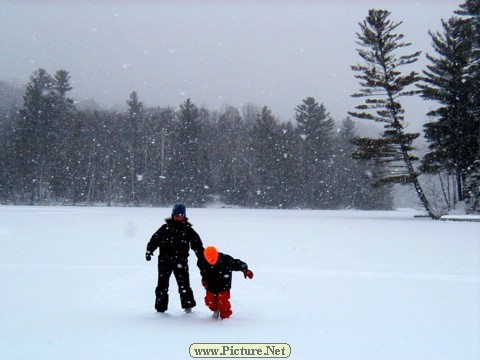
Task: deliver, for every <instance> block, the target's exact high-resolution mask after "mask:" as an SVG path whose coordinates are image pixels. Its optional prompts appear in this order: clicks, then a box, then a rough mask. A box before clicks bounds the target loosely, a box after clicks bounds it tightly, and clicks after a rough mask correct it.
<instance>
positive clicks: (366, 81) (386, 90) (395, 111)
mask: <svg viewBox="0 0 480 360" xmlns="http://www.w3.org/2000/svg"><path fill="white" fill-rule="evenodd" d="M389 16H390V12H389V11H386V10H376V9H371V10H369V13H368V16H367V17H366V19H365V20H364V21H363V22H361V23H359V25H360V29H361V32H360V33H357V37H358V42H357V43H358V44H359V45H360V46H361V48H360V49H358V53H359V55H360V56H361V57H362V59H363V60H364V61H365V64H364V65H360V64H359V65H355V66H352V70H353V71H356V72H358V73H359V74H358V75H355V77H356V78H357V79H359V80H360V86H361V89H360V90H359V91H358V92H357V93H355V94H354V95H352V96H353V97H358V98H366V99H365V101H364V103H362V104H360V105H358V106H356V109H357V110H358V111H355V112H349V114H350V115H351V116H353V117H356V118H358V119H365V120H371V121H375V122H380V123H383V124H384V132H383V135H382V138H357V139H356V140H355V144H356V145H357V146H358V151H357V152H356V153H355V157H356V158H358V159H362V160H366V161H374V162H375V163H376V165H379V166H382V167H383V168H384V169H385V171H384V172H383V173H381V174H379V178H378V181H377V182H376V185H377V186H388V185H393V184H412V185H413V186H414V188H415V190H416V192H417V195H418V197H419V199H420V201H421V202H422V204H423V206H424V208H425V210H426V211H427V213H428V214H429V216H430V217H432V218H437V217H438V216H437V215H436V214H434V213H433V211H432V209H431V206H430V204H429V202H428V199H427V197H426V196H425V193H424V191H423V189H422V187H421V185H420V182H419V180H418V175H419V174H418V173H417V171H416V170H415V168H414V165H413V162H414V161H415V160H417V159H416V158H415V157H414V156H412V154H411V152H412V150H413V147H412V142H413V140H415V139H416V138H417V137H418V136H419V134H418V133H407V132H406V131H405V130H406V126H405V123H404V112H405V111H404V109H403V107H402V104H401V103H400V99H401V98H402V97H404V96H411V95H413V94H415V93H416V92H415V91H414V90H409V89H408V88H409V86H412V85H414V84H415V83H416V82H417V81H418V80H419V76H418V74H417V73H416V72H414V71H412V72H410V73H408V74H406V75H403V74H402V72H401V71H400V69H399V68H400V67H402V66H405V65H409V64H412V63H414V62H416V61H417V59H418V56H419V55H420V52H419V51H417V52H414V53H410V54H407V55H401V56H397V55H396V54H395V52H396V51H399V50H402V49H403V48H405V47H408V46H410V45H411V44H410V43H405V42H403V41H402V39H403V37H404V35H402V34H397V33H395V31H396V29H397V28H398V27H399V26H400V25H401V24H402V23H401V22H399V23H394V22H392V21H391V20H389V19H388V17H389Z"/></svg>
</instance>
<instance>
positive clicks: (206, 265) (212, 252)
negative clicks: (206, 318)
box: [197, 246, 253, 319]
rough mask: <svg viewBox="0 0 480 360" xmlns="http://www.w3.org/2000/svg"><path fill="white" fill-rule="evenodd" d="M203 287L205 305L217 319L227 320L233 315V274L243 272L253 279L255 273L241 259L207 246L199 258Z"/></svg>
mask: <svg viewBox="0 0 480 360" xmlns="http://www.w3.org/2000/svg"><path fill="white" fill-rule="evenodd" d="M197 265H198V268H199V269H200V274H201V275H202V285H203V286H204V287H205V290H206V291H207V292H206V295H205V304H206V305H207V306H208V307H209V309H210V310H212V311H213V316H214V317H215V318H218V317H219V316H220V318H222V319H226V318H228V317H230V315H232V310H231V304H230V289H231V288H232V272H233V271H241V272H243V275H244V276H245V279H246V278H247V277H248V278H249V279H251V278H252V277H253V272H252V271H250V270H249V269H248V265H247V264H246V263H244V262H243V261H242V260H240V259H234V258H233V257H231V256H230V255H227V254H223V253H221V252H218V251H217V249H216V248H215V247H214V246H207V247H206V248H205V250H204V256H202V257H198V262H197Z"/></svg>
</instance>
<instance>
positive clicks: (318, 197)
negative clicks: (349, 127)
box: [295, 97, 335, 208]
mask: <svg viewBox="0 0 480 360" xmlns="http://www.w3.org/2000/svg"><path fill="white" fill-rule="evenodd" d="M295 120H296V121H297V123H298V127H297V130H298V133H299V136H300V137H301V138H302V139H303V142H302V150H301V165H300V172H299V174H300V176H299V182H300V183H299V188H300V189H301V193H302V194H303V196H304V199H303V202H304V206H307V207H313V208H331V207H332V206H334V204H335V192H334V178H333V176H332V175H333V165H334V163H333V162H332V155H333V152H332V150H333V149H332V144H333V131H334V128H335V122H334V121H333V119H332V118H331V117H330V116H329V114H328V113H327V111H326V109H325V106H324V105H323V104H318V103H317V102H316V100H315V99H314V98H313V97H308V98H306V99H304V100H303V102H302V104H300V105H299V106H297V107H296V109H295Z"/></svg>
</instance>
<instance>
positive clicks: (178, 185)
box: [167, 99, 210, 206]
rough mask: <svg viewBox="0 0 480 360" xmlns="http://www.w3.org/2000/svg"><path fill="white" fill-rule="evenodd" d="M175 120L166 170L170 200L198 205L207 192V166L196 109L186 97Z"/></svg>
mask: <svg viewBox="0 0 480 360" xmlns="http://www.w3.org/2000/svg"><path fill="white" fill-rule="evenodd" d="M178 119H179V123H178V128H177V130H176V134H175V145H174V152H173V154H172V158H171V159H170V162H169V164H168V170H167V182H168V184H169V191H170V194H171V197H170V201H171V202H177V201H181V202H185V203H187V204H190V206H200V205H202V204H204V203H205V201H206V200H207V198H206V196H207V195H208V193H209V190H208V189H209V187H210V169H209V166H208V159H207V152H206V147H205V143H204V142H203V141H202V134H201V133H202V130H203V129H202V124H201V122H200V121H199V111H198V108H197V106H196V105H195V104H194V103H192V102H191V100H190V99H187V100H186V101H185V102H184V103H183V104H182V105H180V112H179V114H178Z"/></svg>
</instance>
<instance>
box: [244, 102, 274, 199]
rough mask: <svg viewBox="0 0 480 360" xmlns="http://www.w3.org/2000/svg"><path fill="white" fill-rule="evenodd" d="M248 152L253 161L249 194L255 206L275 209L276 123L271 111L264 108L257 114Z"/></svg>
mask: <svg viewBox="0 0 480 360" xmlns="http://www.w3.org/2000/svg"><path fill="white" fill-rule="evenodd" d="M250 140H251V143H250V146H249V148H250V150H251V152H252V157H253V159H254V166H255V169H256V170H255V177H254V178H253V179H252V180H253V183H252V187H251V194H252V198H253V203H254V205H255V206H260V207H263V206H266V207H276V206H277V205H278V203H279V202H280V201H279V199H278V192H279V188H280V187H279V178H278V175H279V174H278V168H279V164H278V159H279V158H278V155H279V149H278V146H277V140H278V122H277V119H276V118H275V117H274V116H273V114H272V111H271V110H270V109H269V108H268V107H266V106H264V107H263V109H262V112H261V113H259V114H257V117H256V119H255V122H254V124H253V128H252V133H251V136H250Z"/></svg>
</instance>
